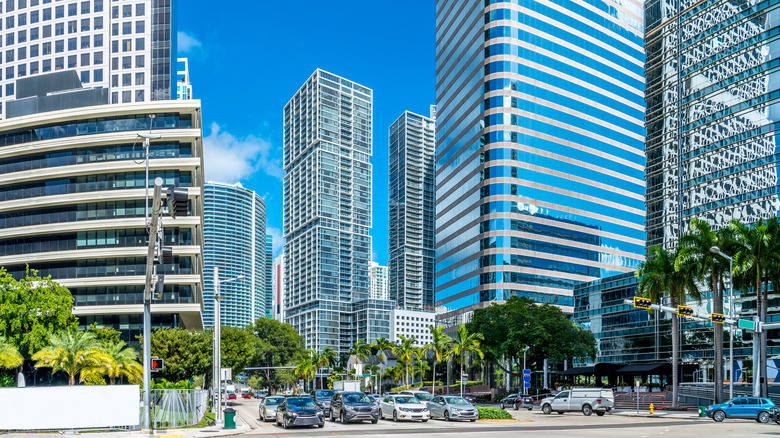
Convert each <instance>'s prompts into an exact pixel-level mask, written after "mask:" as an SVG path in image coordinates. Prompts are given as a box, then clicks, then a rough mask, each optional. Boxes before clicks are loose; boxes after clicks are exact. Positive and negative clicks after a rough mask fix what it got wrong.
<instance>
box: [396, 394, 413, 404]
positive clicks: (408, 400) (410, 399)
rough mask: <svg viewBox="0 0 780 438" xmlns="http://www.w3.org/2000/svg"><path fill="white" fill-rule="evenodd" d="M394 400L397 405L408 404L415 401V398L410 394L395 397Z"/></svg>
mask: <svg viewBox="0 0 780 438" xmlns="http://www.w3.org/2000/svg"><path fill="white" fill-rule="evenodd" d="M395 402H396V403H398V404H399V405H409V404H414V403H417V399H416V398H414V397H412V396H409V397H396V398H395Z"/></svg>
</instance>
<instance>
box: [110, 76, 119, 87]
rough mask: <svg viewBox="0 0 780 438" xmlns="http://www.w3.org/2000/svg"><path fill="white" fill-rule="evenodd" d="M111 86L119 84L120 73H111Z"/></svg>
mask: <svg viewBox="0 0 780 438" xmlns="http://www.w3.org/2000/svg"><path fill="white" fill-rule="evenodd" d="M111 86H112V87H118V86H119V75H111Z"/></svg>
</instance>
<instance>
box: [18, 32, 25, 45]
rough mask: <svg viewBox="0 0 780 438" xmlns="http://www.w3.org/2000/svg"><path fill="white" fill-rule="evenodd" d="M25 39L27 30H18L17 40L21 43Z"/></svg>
mask: <svg viewBox="0 0 780 438" xmlns="http://www.w3.org/2000/svg"><path fill="white" fill-rule="evenodd" d="M25 41H27V31H26V30H20V31H19V42H20V43H23V42H25Z"/></svg>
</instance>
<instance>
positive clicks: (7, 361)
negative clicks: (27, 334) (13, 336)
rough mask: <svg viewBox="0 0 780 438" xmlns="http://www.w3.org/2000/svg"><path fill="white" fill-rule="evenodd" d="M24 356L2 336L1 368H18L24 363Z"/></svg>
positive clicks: (0, 339)
mask: <svg viewBox="0 0 780 438" xmlns="http://www.w3.org/2000/svg"><path fill="white" fill-rule="evenodd" d="M23 362H24V358H23V357H22V355H21V354H19V350H17V349H16V347H14V346H13V345H12V344H11V343H10V342H8V341H7V340H6V338H5V337H3V336H0V368H17V367H19V366H21V365H22V363H23Z"/></svg>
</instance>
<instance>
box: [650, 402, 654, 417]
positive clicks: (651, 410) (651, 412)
mask: <svg viewBox="0 0 780 438" xmlns="http://www.w3.org/2000/svg"><path fill="white" fill-rule="evenodd" d="M654 409H655V406H653V404H652V403H650V415H653V410H654Z"/></svg>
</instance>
